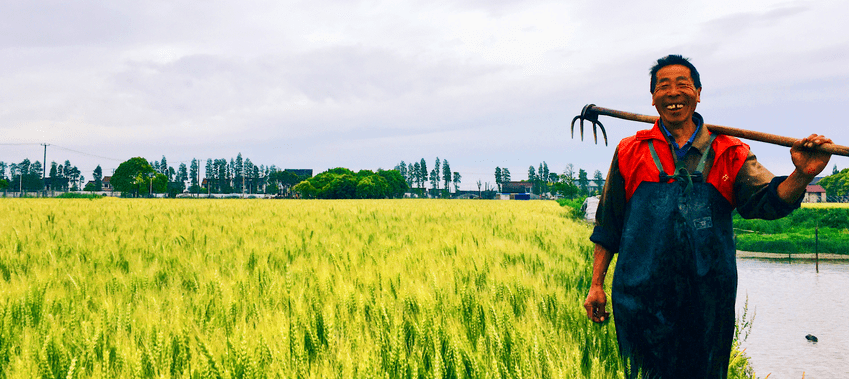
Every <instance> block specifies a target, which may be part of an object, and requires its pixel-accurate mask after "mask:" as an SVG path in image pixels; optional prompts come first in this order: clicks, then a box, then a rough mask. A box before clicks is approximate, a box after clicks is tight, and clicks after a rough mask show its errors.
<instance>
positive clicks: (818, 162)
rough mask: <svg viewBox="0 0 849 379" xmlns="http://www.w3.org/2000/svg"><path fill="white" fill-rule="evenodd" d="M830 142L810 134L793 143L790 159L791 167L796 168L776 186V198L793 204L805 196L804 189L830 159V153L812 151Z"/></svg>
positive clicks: (827, 139) (828, 139)
mask: <svg viewBox="0 0 849 379" xmlns="http://www.w3.org/2000/svg"><path fill="white" fill-rule="evenodd" d="M826 143H833V142H831V139H830V138H825V137H823V136H821V135H817V134H811V135H810V136H808V137H807V138H802V139H800V140H797V141H796V142H794V143H793V146H791V147H790V158H791V159H793V165H794V166H796V170H794V171H793V172H792V173H791V174H790V176H788V177H787V179H786V180H785V181H783V182H781V184H779V185H778V188H777V190H778V197H780V198H781V199H782V200H784V202H785V203H787V204H793V203H794V202H796V201H798V199H799V198H800V197H802V195H804V194H805V187H806V186H807V185H808V183H810V182H811V180H813V179H814V177H815V176H817V174H819V173H820V172H822V170H823V169H825V166H826V165H827V164H828V160H829V159H830V158H831V154H830V153H826V152H823V151H819V150H814V149H813V148H814V147H815V146H819V145H822V144H826Z"/></svg>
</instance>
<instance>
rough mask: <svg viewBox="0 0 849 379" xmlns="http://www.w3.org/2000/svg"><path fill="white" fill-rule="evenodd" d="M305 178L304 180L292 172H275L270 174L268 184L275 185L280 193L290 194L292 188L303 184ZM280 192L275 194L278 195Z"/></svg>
mask: <svg viewBox="0 0 849 379" xmlns="http://www.w3.org/2000/svg"><path fill="white" fill-rule="evenodd" d="M304 179H305V178H302V177H300V176H298V175H297V174H295V173H294V172H291V171H285V170H284V171H274V172H272V173H270V174H268V182H269V183H272V184H274V186H275V187H276V188H278V189H279V191H284V190H285V191H286V192H288V191H289V189H290V188H292V187H293V186H295V185H297V184H298V183H300V182H302V181H303V180H304ZM278 193H280V192H275V194H278Z"/></svg>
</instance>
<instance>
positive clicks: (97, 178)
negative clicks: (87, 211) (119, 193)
mask: <svg viewBox="0 0 849 379" xmlns="http://www.w3.org/2000/svg"><path fill="white" fill-rule="evenodd" d="M91 177H92V179H93V180H94V182H93V183H94V191H102V190H103V169H102V168H100V165H97V167H95V168H94V171H93V172H92V173H91Z"/></svg>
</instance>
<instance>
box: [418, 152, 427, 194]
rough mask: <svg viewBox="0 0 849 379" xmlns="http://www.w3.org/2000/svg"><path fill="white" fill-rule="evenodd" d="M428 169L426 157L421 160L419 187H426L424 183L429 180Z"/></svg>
mask: <svg viewBox="0 0 849 379" xmlns="http://www.w3.org/2000/svg"><path fill="white" fill-rule="evenodd" d="M427 176H428V171H427V163H426V162H425V160H424V158H422V160H421V161H419V188H424V184H425V182H426V181H427Z"/></svg>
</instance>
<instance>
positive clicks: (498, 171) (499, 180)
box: [478, 166, 504, 192]
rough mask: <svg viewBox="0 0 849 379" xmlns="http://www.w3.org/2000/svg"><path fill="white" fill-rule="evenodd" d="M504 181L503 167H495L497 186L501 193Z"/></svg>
mask: <svg viewBox="0 0 849 379" xmlns="http://www.w3.org/2000/svg"><path fill="white" fill-rule="evenodd" d="M503 181H504V180H503V179H502V173H501V167H498V166H496V167H495V184H497V185H498V192H501V183H502V182H503ZM478 187H480V185H478Z"/></svg>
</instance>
